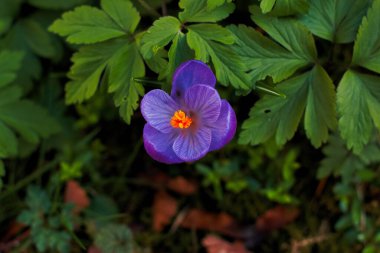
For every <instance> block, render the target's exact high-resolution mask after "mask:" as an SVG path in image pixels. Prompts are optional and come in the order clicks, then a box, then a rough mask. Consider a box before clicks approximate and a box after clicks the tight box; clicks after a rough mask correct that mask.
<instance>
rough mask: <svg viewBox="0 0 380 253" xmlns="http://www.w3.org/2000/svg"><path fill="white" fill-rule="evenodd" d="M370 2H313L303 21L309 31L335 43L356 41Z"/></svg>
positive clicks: (329, 0)
mask: <svg viewBox="0 0 380 253" xmlns="http://www.w3.org/2000/svg"><path fill="white" fill-rule="evenodd" d="M370 2H371V1H370V0H362V1H356V0H313V1H310V8H309V11H308V13H307V14H306V15H305V16H304V17H303V18H302V19H301V21H302V22H303V24H305V25H306V26H307V27H308V28H309V30H310V31H311V32H312V33H313V34H315V35H317V36H319V37H321V38H323V39H326V40H329V41H332V42H335V43H349V42H352V41H354V39H355V36H356V33H357V31H358V28H359V25H360V23H361V20H362V18H363V16H364V15H365V14H366V12H367V9H368V7H369V4H370Z"/></svg>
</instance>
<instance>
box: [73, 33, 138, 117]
mask: <svg viewBox="0 0 380 253" xmlns="http://www.w3.org/2000/svg"><path fill="white" fill-rule="evenodd" d="M72 61H73V62H74V64H73V66H72V67H71V69H70V72H69V77H70V79H71V81H70V82H69V83H68V84H67V85H66V102H67V103H78V102H82V101H84V100H86V99H88V98H90V97H92V96H93V95H94V93H95V92H96V90H97V88H98V84H99V83H100V81H101V80H100V79H101V75H102V73H103V72H104V71H105V70H106V69H107V72H109V80H106V81H107V83H108V91H109V92H110V93H114V102H115V105H116V106H119V107H120V115H121V116H122V118H123V119H124V120H125V121H126V122H127V123H129V122H130V117H131V115H132V112H133V110H135V109H136V108H137V106H138V105H137V101H138V98H139V96H142V95H143V94H144V89H143V86H142V85H141V84H140V83H138V82H135V81H134V80H133V78H134V77H142V76H144V75H145V67H144V64H143V61H142V58H141V56H140V54H139V52H138V49H137V46H136V44H135V43H131V44H129V43H128V41H127V40H123V39H120V40H112V41H106V42H103V43H99V44H96V45H90V46H85V47H82V48H81V49H80V50H79V52H77V53H76V54H74V56H73V58H72Z"/></svg>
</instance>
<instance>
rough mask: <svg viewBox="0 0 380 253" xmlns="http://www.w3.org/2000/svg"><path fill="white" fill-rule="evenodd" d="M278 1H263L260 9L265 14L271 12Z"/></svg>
mask: <svg viewBox="0 0 380 253" xmlns="http://www.w3.org/2000/svg"><path fill="white" fill-rule="evenodd" d="M275 3H276V0H261V2H260V8H261V11H262V12H263V13H267V12H270V11H271V10H272V9H273V6H274V4H275Z"/></svg>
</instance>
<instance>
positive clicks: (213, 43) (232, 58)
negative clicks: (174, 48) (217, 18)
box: [187, 24, 252, 89]
mask: <svg viewBox="0 0 380 253" xmlns="http://www.w3.org/2000/svg"><path fill="white" fill-rule="evenodd" d="M187 28H188V30H189V32H188V33H187V43H188V45H189V47H190V48H191V49H193V50H194V51H195V58H196V59H199V60H201V61H203V62H209V60H210V58H211V61H212V63H213V65H214V68H215V72H216V77H217V79H218V81H219V82H221V83H222V84H224V85H228V84H230V83H231V84H232V85H233V86H234V87H235V88H239V89H248V88H252V85H251V84H250V81H249V78H248V75H247V74H246V73H245V72H244V71H245V70H246V67H245V65H244V62H243V60H242V58H241V57H240V56H239V55H238V54H237V53H235V52H234V51H232V50H231V48H230V47H229V46H227V45H231V44H233V43H234V42H235V39H234V36H233V34H232V33H231V32H230V31H229V30H228V29H226V28H223V27H221V26H218V25H216V24H197V25H190V26H188V27H187ZM210 31H212V32H210Z"/></svg>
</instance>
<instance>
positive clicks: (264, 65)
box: [228, 25, 310, 83]
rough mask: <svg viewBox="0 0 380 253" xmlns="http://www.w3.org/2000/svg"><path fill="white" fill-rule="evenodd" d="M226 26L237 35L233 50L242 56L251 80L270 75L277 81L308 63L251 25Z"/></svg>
mask: <svg viewBox="0 0 380 253" xmlns="http://www.w3.org/2000/svg"><path fill="white" fill-rule="evenodd" d="M228 28H229V29H230V30H231V31H232V32H233V33H234V34H235V36H236V37H237V46H236V47H235V50H236V51H238V53H239V54H240V55H241V56H242V57H244V62H245V64H246V65H247V68H248V69H249V76H250V79H251V80H253V81H258V80H263V79H265V78H266V77H267V76H270V77H271V78H272V79H273V81H274V82H275V83H277V82H280V81H282V80H284V79H286V78H288V77H290V76H291V75H293V74H294V72H296V71H297V70H298V69H300V68H302V67H305V66H307V65H309V64H310V62H309V61H308V60H307V59H304V58H303V57H300V56H298V55H296V54H294V53H293V52H291V51H289V50H287V49H285V48H284V47H281V46H279V45H278V44H276V43H275V42H273V41H272V40H270V39H268V38H267V37H264V36H263V35H262V34H261V33H259V32H257V31H256V30H254V29H253V28H251V27H248V26H245V25H239V26H234V25H232V26H229V27H228Z"/></svg>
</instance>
